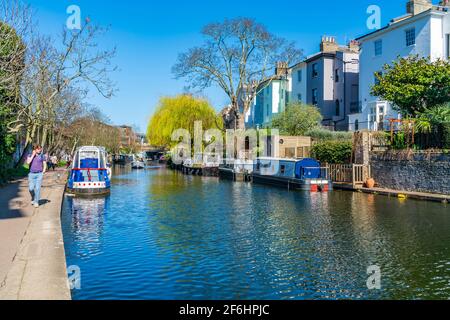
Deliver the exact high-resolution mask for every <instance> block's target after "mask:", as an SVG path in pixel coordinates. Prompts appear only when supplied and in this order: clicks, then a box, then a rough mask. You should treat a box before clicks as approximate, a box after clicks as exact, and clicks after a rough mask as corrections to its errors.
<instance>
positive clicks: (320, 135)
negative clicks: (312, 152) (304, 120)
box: [306, 128, 353, 141]
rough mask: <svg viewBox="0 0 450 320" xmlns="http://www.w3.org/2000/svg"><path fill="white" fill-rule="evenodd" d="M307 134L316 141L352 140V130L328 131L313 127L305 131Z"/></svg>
mask: <svg viewBox="0 0 450 320" xmlns="http://www.w3.org/2000/svg"><path fill="white" fill-rule="evenodd" d="M306 135H307V136H309V137H311V138H313V139H315V140H317V141H352V140H353V133H352V132H343V131H330V130H327V129H325V128H315V129H312V130H309V131H308V132H307V133H306Z"/></svg>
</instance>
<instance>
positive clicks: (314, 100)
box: [312, 89, 319, 106]
mask: <svg viewBox="0 0 450 320" xmlns="http://www.w3.org/2000/svg"><path fill="white" fill-rule="evenodd" d="M318 99H319V97H318V95H317V89H313V90H312V104H313V105H315V106H317V105H318V104H319V100H318Z"/></svg>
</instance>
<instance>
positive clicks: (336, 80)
mask: <svg viewBox="0 0 450 320" xmlns="http://www.w3.org/2000/svg"><path fill="white" fill-rule="evenodd" d="M334 81H335V82H339V69H336V70H335V71H334Z"/></svg>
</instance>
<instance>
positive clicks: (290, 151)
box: [284, 148, 295, 159]
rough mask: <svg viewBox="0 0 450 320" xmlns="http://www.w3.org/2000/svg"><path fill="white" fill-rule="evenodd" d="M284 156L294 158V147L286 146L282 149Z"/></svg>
mask: <svg viewBox="0 0 450 320" xmlns="http://www.w3.org/2000/svg"><path fill="white" fill-rule="evenodd" d="M284 156H285V158H288V159H290V158H295V148H286V149H285V150H284Z"/></svg>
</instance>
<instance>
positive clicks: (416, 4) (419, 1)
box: [406, 0, 433, 16]
mask: <svg viewBox="0 0 450 320" xmlns="http://www.w3.org/2000/svg"><path fill="white" fill-rule="evenodd" d="M431 8H433V3H432V2H431V0H409V1H408V3H407V4H406V12H407V13H409V14H412V15H414V16H415V15H417V14H419V13H422V12H425V11H428V10H430V9H431Z"/></svg>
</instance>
